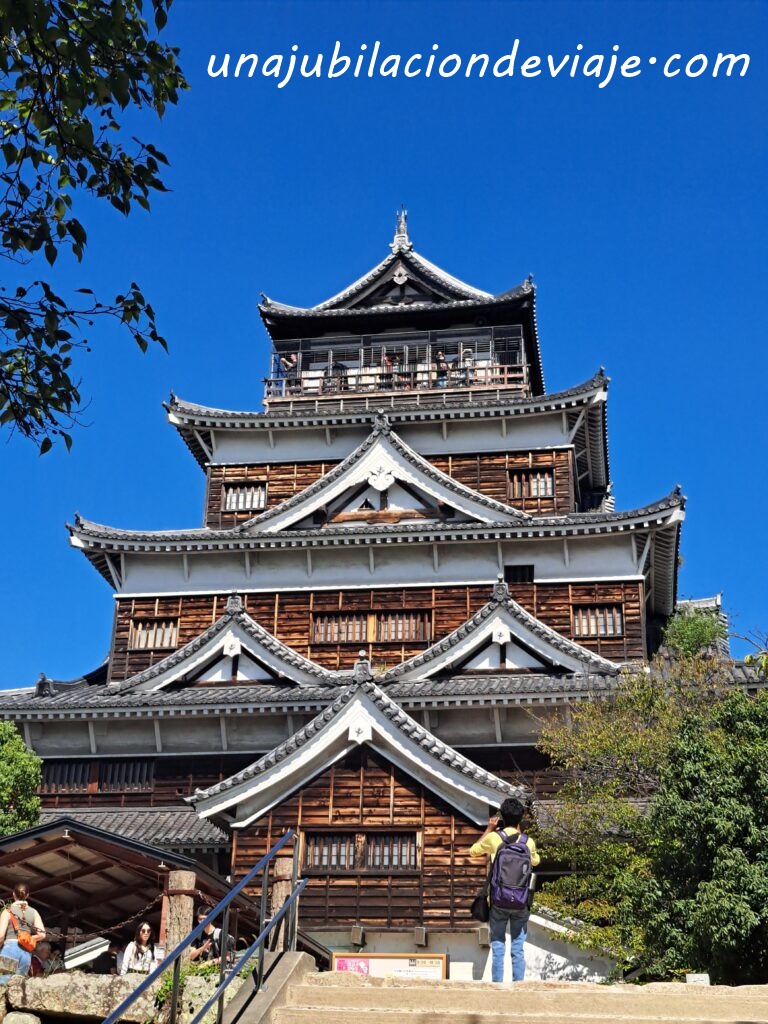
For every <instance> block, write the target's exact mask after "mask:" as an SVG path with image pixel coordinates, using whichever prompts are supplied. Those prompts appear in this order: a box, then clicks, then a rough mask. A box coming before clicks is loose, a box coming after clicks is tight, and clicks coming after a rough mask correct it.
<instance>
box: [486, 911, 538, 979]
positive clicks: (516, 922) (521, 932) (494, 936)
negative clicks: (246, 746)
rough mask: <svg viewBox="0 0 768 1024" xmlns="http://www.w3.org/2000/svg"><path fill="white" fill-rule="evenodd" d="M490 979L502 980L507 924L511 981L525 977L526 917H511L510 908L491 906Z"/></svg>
mask: <svg viewBox="0 0 768 1024" xmlns="http://www.w3.org/2000/svg"><path fill="white" fill-rule="evenodd" d="M488 923H489V925H490V929H491V954H492V956H493V960H492V963H491V980H492V981H504V948H505V946H506V944H507V943H506V936H507V924H509V936H510V939H511V944H510V953H511V955H512V981H522V980H523V979H524V978H525V949H524V947H525V939H526V936H527V935H528V918H527V917H513V916H512V911H510V910H499V908H498V907H491V919H490V921H489V922H488Z"/></svg>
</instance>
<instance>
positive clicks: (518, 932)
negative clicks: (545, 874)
mask: <svg viewBox="0 0 768 1024" xmlns="http://www.w3.org/2000/svg"><path fill="white" fill-rule="evenodd" d="M524 814H525V807H524V806H523V804H522V803H521V801H520V800H517V799H515V798H514V797H509V798H508V799H507V800H505V801H504V803H503V804H502V805H501V808H500V809H499V816H498V817H493V818H491V819H490V821H489V822H488V825H487V827H486V829H485V832H483V834H482V836H480V838H479V839H478V841H477V842H476V843H474V844H473V845H472V846H471V847H470V850H469V855H470V857H484V856H485V855H486V854H488V855H489V856H490V858H491V863H494V861H495V860H496V857H497V855H498V853H499V850H500V849H501V847H502V846H509V845H515V844H520V845H524V846H525V847H527V850H520V849H519V847H518V849H517V850H515V851H514V853H515V857H514V860H515V861H517V865H518V867H521V868H522V869H523V870H522V875H525V871H526V869H527V876H528V878H529V877H530V869H531V868H535V867H536V866H537V864H538V863H539V860H540V857H539V854H538V852H537V850H536V843H535V842H534V841H533V839H531V838H530V837H529V836H526V835H524V834H523V833H521V831H520V822H521V821H522V820H523V815H524ZM508 856H510V855H509V854H506V853H505V854H504V857H505V859H506V858H507V857H508ZM491 877H492V878H493V875H492V876H491ZM525 888H526V889H527V888H528V885H527V879H526V882H525ZM490 889H491V892H490V893H489V899H490V902H491V916H490V921H489V925H490V929H491V954H492V957H493V959H492V965H491V979H492V980H493V981H504V947H505V945H506V934H507V925H509V935H510V940H511V945H510V953H511V957H512V981H523V979H524V978H525V940H526V937H527V935H528V918H529V916H530V909H529V907H528V901H527V893H526V899H525V903H524V904H523V905H522V906H516V907H514V908H512V909H509V908H506V907H499V906H494V899H493V889H494V886H493V884H492V885H491V886H490Z"/></svg>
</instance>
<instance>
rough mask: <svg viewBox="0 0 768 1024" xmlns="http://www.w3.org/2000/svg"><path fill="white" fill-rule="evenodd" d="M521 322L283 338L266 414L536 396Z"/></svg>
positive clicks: (269, 380) (267, 389)
mask: <svg viewBox="0 0 768 1024" xmlns="http://www.w3.org/2000/svg"><path fill="white" fill-rule="evenodd" d="M523 351H524V349H523V333H522V328H521V327H519V326H516V325H513V326H499V327H476V328H466V329H450V330H435V331H409V332H398V333H393V332H387V333H386V334H380V335H359V336H356V337H354V336H349V335H347V336H345V337H342V336H340V337H336V338H329V337H323V338H304V339H298V340H293V341H291V342H282V343H280V344H279V347H276V348H275V349H274V350H273V352H272V372H271V375H270V376H269V377H266V378H265V379H264V406H265V409H266V411H267V412H272V413H278V412H289V413H293V412H345V411H346V412H353V411H361V410H363V411H365V410H368V409H372V410H375V409H380V408H389V409H395V408H403V407H414V406H415V407H422V408H430V407H436V406H449V405H450V406H455V405H465V404H473V403H475V402H487V401H493V400H499V399H501V398H503V397H505V396H509V395H510V393H511V394H513V395H515V396H516V397H528V396H530V394H531V385H530V368H529V366H528V364H527V363H526V362H524V361H523Z"/></svg>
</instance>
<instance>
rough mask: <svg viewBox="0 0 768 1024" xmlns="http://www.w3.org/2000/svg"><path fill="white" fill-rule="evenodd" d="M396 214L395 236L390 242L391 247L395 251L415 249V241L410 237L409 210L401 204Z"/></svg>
mask: <svg viewBox="0 0 768 1024" xmlns="http://www.w3.org/2000/svg"><path fill="white" fill-rule="evenodd" d="M396 216H397V222H396V226H395V237H394V239H393V240H392V241H391V242H390V243H389V248H390V249H391V250H392V252H393V253H398V252H410V251H411V249H413V242H412V241H411V239H410V238H409V237H408V211H407V210H406V208H405V207H404V206H402V205H401V207H400V209H399V211H398V212H397V214H396Z"/></svg>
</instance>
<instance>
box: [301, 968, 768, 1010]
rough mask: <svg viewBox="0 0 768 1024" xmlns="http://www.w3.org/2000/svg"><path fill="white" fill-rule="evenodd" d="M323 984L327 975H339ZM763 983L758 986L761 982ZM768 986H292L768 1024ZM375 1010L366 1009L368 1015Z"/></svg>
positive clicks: (400, 999) (369, 1002)
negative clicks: (752, 989) (753, 990)
mask: <svg viewBox="0 0 768 1024" xmlns="http://www.w3.org/2000/svg"><path fill="white" fill-rule="evenodd" d="M334 977H336V978H337V979H338V980H337V981H336V983H335V984H333V983H332V982H331V981H321V980H319V979H320V978H334ZM756 987H757V986H756ZM767 997H768V991H766V989H764V988H762V986H760V987H759V991H758V992H756V993H755V994H754V995H749V994H746V993H745V994H741V992H740V990H738V989H727V990H726V991H725V992H723V990H722V989H711V988H704V987H697V988H695V987H694V986H691V985H672V986H661V987H656V986H653V987H651V986H646V987H642V988H641V987H639V986H634V985H616V986H606V985H590V984H584V983H579V982H570V983H566V984H565V985H563V984H554V985H553V984H550V983H537V982H522V983H518V984H516V985H515V986H514V988H513V989H510V988H509V986H499V985H492V984H489V983H484V982H450V981H449V982H418V981H417V982H413V981H406V980H404V979H403V980H401V979H379V978H371V979H365V978H359V977H357V976H354V975H350V976H348V977H342V978H339V976H338V975H336V976H334V975H330V974H326V975H315V976H309V977H308V978H307V979H305V981H304V982H303V983H302V984H301V985H295V986H292V987H291V989H290V991H289V994H288V1004H289V1006H303V1007H310V1006H311V1007H313V1008H317V1009H319V1008H331V1007H333V1008H335V1009H336V1010H338V1011H339V1012H341V1011H351V1010H355V1011H362V1010H369V1009H371V1008H374V1007H375V1008H376V1009H378V1010H386V1011H391V1010H402V1011H411V1010H412V1011H423V1010H435V1011H438V1010H439V1011H453V1012H466V1013H470V1012H472V1013H475V1014H477V1013H483V1012H484V1011H489V1012H494V1010H496V1009H497V1008H499V1009H501V1007H503V1008H504V1011H505V1012H508V1011H507V1009H506V1008H507V1006H508V1004H510V1003H513V1004H514V1005H513V1010H514V1013H515V1015H517V1016H520V1015H537V1016H542V1015H544V1016H546V1015H547V1014H552V1015H563V1014H565V1015H571V1016H574V1017H576V1016H579V1017H594V1016H596V1017H600V1018H601V1019H606V1018H607V1019H614V1018H619V1017H622V1018H623V1017H625V1016H634V1017H638V1018H640V1017H643V1018H670V1017H675V1018H676V1019H680V1020H682V1019H683V1018H702V1019H704V1018H706V1019H707V1020H711V1021H733V1020H740V1021H768V998H767ZM367 1019H368V1014H366V1020H367Z"/></svg>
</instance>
